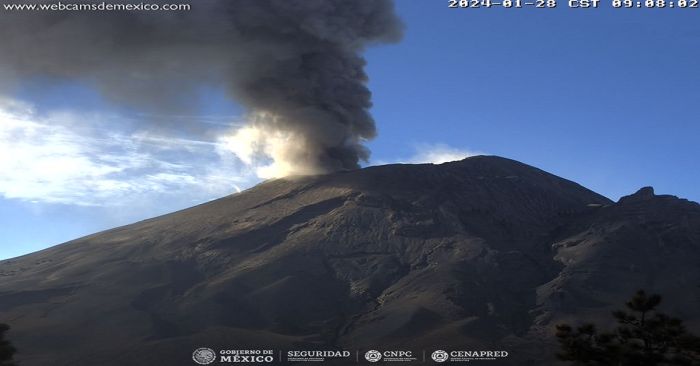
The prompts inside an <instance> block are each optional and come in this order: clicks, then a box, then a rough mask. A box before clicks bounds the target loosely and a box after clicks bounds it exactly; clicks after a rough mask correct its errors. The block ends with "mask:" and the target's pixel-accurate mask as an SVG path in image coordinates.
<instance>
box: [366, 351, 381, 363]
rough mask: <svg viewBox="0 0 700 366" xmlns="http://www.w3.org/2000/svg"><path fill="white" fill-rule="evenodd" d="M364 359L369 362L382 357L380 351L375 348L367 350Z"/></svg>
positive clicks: (376, 360) (377, 360)
mask: <svg viewBox="0 0 700 366" xmlns="http://www.w3.org/2000/svg"><path fill="white" fill-rule="evenodd" d="M365 359H366V360H367V361H369V362H379V360H381V359H382V353H381V352H379V351H377V350H371V351H367V353H365Z"/></svg>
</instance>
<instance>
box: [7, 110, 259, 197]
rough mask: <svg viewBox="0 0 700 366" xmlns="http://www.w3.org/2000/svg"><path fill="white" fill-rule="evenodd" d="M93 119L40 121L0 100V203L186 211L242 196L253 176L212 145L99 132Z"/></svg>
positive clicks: (56, 115)
mask: <svg viewBox="0 0 700 366" xmlns="http://www.w3.org/2000/svg"><path fill="white" fill-rule="evenodd" d="M85 118H92V119H99V118H100V117H99V116H84V115H76V114H73V113H67V112H62V113H54V114H49V115H40V114H38V113H37V112H35V111H34V110H33V109H32V107H31V106H30V105H27V104H23V103H21V102H17V101H13V100H0V197H4V198H6V199H17V200H23V201H30V202H39V203H52V204H68V205H78V206H104V207H109V206H124V205H132V204H138V205H139V206H143V203H144V200H145V201H156V200H159V201H161V202H167V203H168V204H169V206H178V204H177V203H178V202H179V203H180V204H179V206H182V207H184V206H186V205H191V203H193V202H203V201H206V200H210V199H213V198H217V197H220V196H223V195H226V194H230V193H233V192H237V191H240V188H239V186H241V185H243V186H247V185H251V184H253V183H255V182H256V179H255V177H254V173H253V172H251V171H249V170H250V169H249V168H248V167H246V166H245V165H244V164H241V162H240V161H238V160H236V159H235V158H234V157H233V156H232V154H231V152H230V151H228V150H227V149H226V148H224V147H223V146H222V143H221V142H218V141H216V140H215V141H198V140H187V139H181V138H171V137H167V136H158V135H152V134H147V133H144V132H137V133H126V132H115V130H114V128H112V129H110V130H111V131H108V132H105V131H103V130H100V129H97V128H86V127H85V125H92V126H97V125H100V124H101V123H103V122H104V121H97V120H95V121H94V123H87V124H86V123H83V124H78V123H77V122H76V121H80V120H81V119H85Z"/></svg>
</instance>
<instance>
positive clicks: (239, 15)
mask: <svg viewBox="0 0 700 366" xmlns="http://www.w3.org/2000/svg"><path fill="white" fill-rule="evenodd" d="M9 1H10V0H0V2H2V3H8V2H9ZM43 1H47V0H43ZM172 2H173V1H172V0H168V1H167V3H172ZM86 4H88V3H86ZM191 5H192V10H191V11H188V12H88V11H80V12H75V11H73V12H70V11H69V12H49V11H46V12H38V11H34V12H30V11H24V12H21V11H15V12H4V13H2V14H0V18H2V19H0V20H1V21H0V33H1V34H3V39H2V40H1V41H0V80H2V81H0V92H3V91H5V92H8V91H11V90H12V88H13V87H15V86H17V85H21V83H22V82H24V81H25V80H29V79H33V78H36V77H51V78H59V79H60V78H64V79H70V80H79V81H81V82H85V83H89V84H91V85H94V86H95V87H96V88H98V89H99V90H100V91H101V92H102V93H103V94H104V95H105V96H106V97H108V98H110V99H111V100H112V101H114V102H117V103H123V104H128V105H133V106H138V107H142V108H146V107H147V108H158V109H162V110H164V111H169V112H172V111H173V110H177V109H182V108H183V105H186V104H187V103H188V95H189V94H188V93H191V92H192V91H193V90H194V89H195V88H197V87H198V86H200V85H202V84H207V83H219V84H224V85H225V86H226V87H227V89H228V90H229V91H230V93H231V95H232V97H233V98H235V100H236V101H238V102H239V103H242V104H243V105H244V106H246V107H247V108H248V109H249V113H250V118H249V123H250V129H249V130H247V131H246V132H245V133H243V135H241V134H238V135H237V137H236V138H234V139H233V140H232V142H231V143H232V144H233V143H243V142H244V141H243V140H245V139H246V138H248V139H249V141H248V143H249V146H247V147H240V146H239V147H233V148H234V151H235V150H238V151H239V152H241V151H244V152H245V153H246V154H248V156H247V157H244V160H246V159H248V160H250V159H252V158H251V157H250V156H251V154H258V153H259V154H263V155H266V156H268V157H271V158H272V159H274V160H275V161H278V160H282V161H283V162H282V163H283V164H282V165H284V166H285V168H284V169H283V170H285V173H290V174H293V173H320V172H329V171H334V170H339V169H352V168H357V167H358V163H359V162H360V161H361V160H366V159H367V157H368V151H367V149H366V148H365V147H364V146H363V142H364V141H365V140H367V139H371V138H373V137H374V136H375V134H376V129H375V124H374V121H373V119H372V117H371V116H370V114H369V111H368V110H369V108H370V107H371V93H370V91H369V90H368V89H367V85H366V82H367V75H366V74H365V72H364V66H365V60H364V59H363V57H362V51H363V50H364V48H365V47H366V46H368V45H371V44H374V43H381V42H392V41H396V40H398V39H399V38H400V36H401V30H402V25H401V22H400V20H399V19H398V18H397V16H396V15H395V13H394V9H393V3H392V1H391V0H216V1H213V0H197V1H192V2H191ZM171 123H181V122H171ZM250 138H252V139H253V140H250ZM278 144H282V145H284V146H276V145H278ZM239 155H240V154H239Z"/></svg>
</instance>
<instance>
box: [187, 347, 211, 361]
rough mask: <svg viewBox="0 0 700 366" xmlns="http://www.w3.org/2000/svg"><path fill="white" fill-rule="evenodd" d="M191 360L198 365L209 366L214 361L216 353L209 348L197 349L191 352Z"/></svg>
mask: <svg viewBox="0 0 700 366" xmlns="http://www.w3.org/2000/svg"><path fill="white" fill-rule="evenodd" d="M192 360H193V361H194V362H196V363H197V364H199V365H209V364H211V363H213V362H214V361H216V352H215V351H214V350H213V349H211V348H206V347H202V348H197V349H196V350H194V352H192Z"/></svg>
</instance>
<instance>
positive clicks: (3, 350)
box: [0, 324, 17, 366]
mask: <svg viewBox="0 0 700 366" xmlns="http://www.w3.org/2000/svg"><path fill="white" fill-rule="evenodd" d="M8 330H10V326H9V325H7V324H0V366H15V363H14V361H12V358H13V356H14V355H15V352H17V350H16V349H15V347H12V344H10V342H9V341H8V340H7V339H5V333H6V332H7V331H8Z"/></svg>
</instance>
